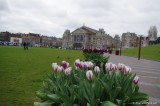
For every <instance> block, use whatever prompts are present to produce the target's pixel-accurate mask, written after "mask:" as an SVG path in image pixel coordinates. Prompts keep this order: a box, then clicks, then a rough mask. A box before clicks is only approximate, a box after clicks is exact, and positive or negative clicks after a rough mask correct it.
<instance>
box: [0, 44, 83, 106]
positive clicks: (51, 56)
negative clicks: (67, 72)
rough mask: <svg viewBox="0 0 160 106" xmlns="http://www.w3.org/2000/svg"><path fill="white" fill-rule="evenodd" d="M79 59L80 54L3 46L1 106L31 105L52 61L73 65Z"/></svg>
mask: <svg viewBox="0 0 160 106" xmlns="http://www.w3.org/2000/svg"><path fill="white" fill-rule="evenodd" d="M57 56H59V58H57ZM68 57H69V59H68ZM77 58H79V59H83V58H84V57H83V54H82V52H81V51H77V50H58V49H51V48H29V50H28V51H24V50H23V48H22V47H7V46H0V106H32V105H33V102H35V101H38V99H37V98H36V96H35V91H37V90H39V89H40V88H41V87H42V82H43V80H44V79H46V78H47V73H52V67H51V64H52V62H58V64H60V62H61V61H62V60H66V61H68V62H69V63H70V64H72V66H73V62H74V60H75V59H77Z"/></svg>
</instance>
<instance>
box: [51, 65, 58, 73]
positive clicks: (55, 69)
mask: <svg viewBox="0 0 160 106" xmlns="http://www.w3.org/2000/svg"><path fill="white" fill-rule="evenodd" d="M52 68H53V70H54V71H57V68H58V65H57V63H52Z"/></svg>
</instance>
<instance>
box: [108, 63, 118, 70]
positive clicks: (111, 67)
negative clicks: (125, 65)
mask: <svg viewBox="0 0 160 106" xmlns="http://www.w3.org/2000/svg"><path fill="white" fill-rule="evenodd" d="M117 69H118V67H117V65H116V64H112V65H111V66H110V70H111V71H115V70H117Z"/></svg>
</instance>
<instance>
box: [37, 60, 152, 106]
mask: <svg viewBox="0 0 160 106" xmlns="http://www.w3.org/2000/svg"><path fill="white" fill-rule="evenodd" d="M52 68H53V73H51V74H49V75H48V79H47V80H46V81H44V85H43V88H42V89H41V90H39V91H37V92H36V95H37V96H38V97H39V98H40V99H41V102H35V103H34V104H35V105H36V106H51V105H52V106H116V105H118V106H130V105H140V104H136V103H142V104H143V105H146V103H147V102H148V98H149V97H148V95H147V94H145V93H141V92H139V86H138V81H139V77H138V76H136V74H135V73H132V72H131V71H132V70H131V68H130V67H129V66H127V65H124V64H121V63H119V64H117V65H116V64H113V63H105V65H104V67H99V66H95V65H94V64H93V63H92V62H91V61H80V60H79V59H77V60H75V62H74V67H73V68H71V67H69V63H68V62H66V61H62V64H61V65H57V63H53V64H52Z"/></svg>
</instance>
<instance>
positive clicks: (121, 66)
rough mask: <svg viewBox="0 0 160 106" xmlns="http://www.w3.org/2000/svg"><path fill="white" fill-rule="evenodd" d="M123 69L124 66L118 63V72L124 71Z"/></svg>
mask: <svg viewBox="0 0 160 106" xmlns="http://www.w3.org/2000/svg"><path fill="white" fill-rule="evenodd" d="M124 67H125V65H124V64H122V63H118V69H119V70H120V71H124Z"/></svg>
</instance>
